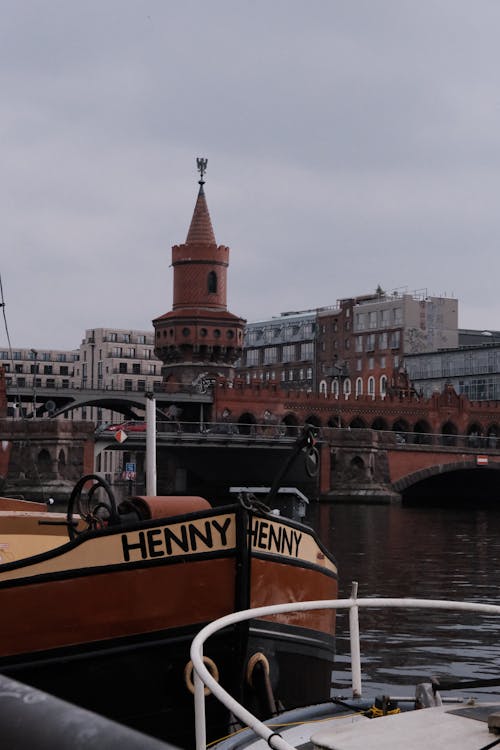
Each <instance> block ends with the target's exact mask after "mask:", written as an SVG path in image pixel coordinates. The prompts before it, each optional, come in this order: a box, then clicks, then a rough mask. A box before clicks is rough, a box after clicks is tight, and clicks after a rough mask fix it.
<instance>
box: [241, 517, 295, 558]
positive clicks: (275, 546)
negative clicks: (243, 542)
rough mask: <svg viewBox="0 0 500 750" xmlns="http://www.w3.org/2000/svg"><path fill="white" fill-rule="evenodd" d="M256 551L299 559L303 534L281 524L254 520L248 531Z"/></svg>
mask: <svg viewBox="0 0 500 750" xmlns="http://www.w3.org/2000/svg"><path fill="white" fill-rule="evenodd" d="M248 534H249V537H250V543H251V545H252V547H253V548H254V549H261V550H266V552H275V553H277V554H279V555H288V556H289V557H298V556H299V548H300V542H301V540H302V536H303V535H302V533H301V532H299V531H297V530H296V529H292V528H290V527H289V526H285V525H284V524H281V523H272V522H270V521H263V520H260V519H257V518H254V519H253V523H252V527H251V528H250V529H249V531H248Z"/></svg>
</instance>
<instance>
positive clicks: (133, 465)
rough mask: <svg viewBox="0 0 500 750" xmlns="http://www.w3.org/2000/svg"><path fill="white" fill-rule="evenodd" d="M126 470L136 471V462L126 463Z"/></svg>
mask: <svg viewBox="0 0 500 750" xmlns="http://www.w3.org/2000/svg"><path fill="white" fill-rule="evenodd" d="M125 471H127V472H130V471H133V472H134V473H135V464H133V463H128V464H125Z"/></svg>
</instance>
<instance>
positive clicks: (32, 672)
mask: <svg viewBox="0 0 500 750" xmlns="http://www.w3.org/2000/svg"><path fill="white" fill-rule="evenodd" d="M336 593H337V578H336V568H335V564H334V562H333V560H332V558H331V557H330V556H328V554H327V553H326V551H325V550H324V549H323V548H322V547H321V545H320V543H319V541H318V540H317V538H316V537H315V535H314V533H313V532H312V531H311V530H310V529H307V528H306V527H303V526H301V525H299V524H294V523H293V522H290V521H287V520H285V519H276V518H273V517H271V516H267V515H266V514H253V513H252V512H249V511H248V509H243V508H241V507H229V508H226V509H217V510H213V511H212V510H211V511H203V512H201V513H197V514H190V515H186V516H178V517H174V518H173V519H166V520H163V521H162V520H161V519H160V520H152V521H149V522H148V523H142V524H135V525H131V526H126V527H124V528H122V529H118V530H115V529H108V530H106V531H105V532H102V533H93V534H89V535H83V536H81V537H79V538H78V539H77V540H76V541H75V542H71V543H68V544H66V545H63V547H62V548H60V549H56V550H50V551H48V552H44V553H42V554H41V555H38V556H35V557H33V558H30V559H29V560H27V561H26V560H25V561H23V562H22V563H21V564H18V563H15V562H14V563H9V564H7V565H3V566H0V609H1V611H2V613H3V616H2V623H1V627H0V631H1V635H2V638H1V639H0V672H3V673H5V674H7V675H8V676H11V677H13V678H15V679H17V680H19V681H21V682H26V683H28V684H31V685H33V686H35V687H37V688H39V689H41V690H44V691H46V692H49V693H52V694H54V695H56V696H58V697H61V698H63V699H65V700H67V701H70V702H73V703H75V704H77V705H80V706H82V707H85V708H88V709H90V710H93V711H95V712H97V713H100V714H102V715H104V716H107V717H109V718H112V719H115V720H118V721H120V722H122V723H125V724H127V725H129V726H133V727H134V728H136V729H139V730H141V731H144V732H145V733H148V734H152V735H154V736H157V737H161V738H163V739H165V740H168V741H170V742H172V743H173V744H176V745H178V746H180V747H186V748H187V747H191V746H192V745H193V742H194V733H193V731H194V730H193V727H194V720H193V695H192V692H191V691H190V675H189V667H188V665H189V661H190V657H189V648H190V645H191V642H192V639H193V637H194V636H195V635H196V633H197V632H199V630H200V629H201V628H202V627H203V626H204V625H205V624H207V623H208V622H211V621H213V620H214V619H217V618H218V617H222V616H224V615H226V614H228V613H230V612H234V611H236V610H239V609H245V608H248V607H250V606H252V607H256V606H263V605H265V604H268V603H271V602H272V603H279V602H282V601H289V600H290V598H292V599H293V600H294V601H302V600H307V599H327V598H334V597H335V596H336ZM333 652H334V621H333V618H332V615H331V614H326V615H325V614H324V613H322V612H311V613H306V614H303V615H295V616H294V617H288V618H283V617H281V618H270V619H267V620H259V621H251V623H250V624H245V625H239V626H234V627H233V628H231V629H230V630H228V631H225V632H224V633H223V634H222V635H219V636H217V637H215V638H214V639H213V641H211V642H210V643H209V644H208V648H207V656H208V657H209V658H210V659H211V660H212V662H213V664H215V666H216V669H217V673H218V679H219V681H220V682H221V684H222V685H223V686H224V687H226V689H228V690H229V691H230V692H231V693H232V694H233V695H236V696H238V697H239V698H240V699H241V700H242V701H243V702H244V703H245V704H246V705H248V706H249V707H250V708H252V710H256V711H257V713H259V714H260V715H261V716H262V718H265V717H267V716H269V711H270V708H269V703H268V702H266V695H267V692H266V689H265V686H264V687H263V686H262V683H261V682H258V681H257V680H254V679H253V674H252V673H251V672H252V670H251V664H252V663H254V662H255V658H256V659H257V661H260V662H261V663H262V662H264V663H266V664H267V665H268V671H269V678H268V682H267V686H269V684H270V685H271V687H272V694H273V696H274V698H275V700H276V702H277V703H278V705H279V706H283V707H286V708H293V707H295V706H297V705H302V704H303V703H305V702H306V701H308V702H309V701H311V700H318V701H319V700H326V699H328V697H329V690H330V682H331V669H332V660H333ZM256 655H257V656H256ZM252 657H255V658H254V662H251V659H252ZM297 658H298V659H300V660H302V661H303V664H304V667H306V666H307V668H306V669H304V672H303V673H304V674H307V676H308V679H307V685H306V684H305V683H304V682H303V681H302V680H301V681H300V682H299V681H297V680H296V679H294V675H295V674H296V659H297ZM292 659H293V660H294V667H293V668H292V666H291V665H292ZM266 668H267V667H266ZM186 669H187V670H188V674H187V676H186ZM313 689H314V695H313V698H311V691H312V690H313ZM207 717H208V737H209V741H212V740H215V739H218V738H220V737H222V736H224V735H225V734H227V733H228V731H229V730H230V726H229V716H228V714H227V712H226V710H225V709H224V708H223V707H222V706H221V705H220V704H218V702H217V701H216V700H215V699H214V698H213V697H212V696H208V698H207Z"/></svg>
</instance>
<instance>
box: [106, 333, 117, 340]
mask: <svg viewBox="0 0 500 750" xmlns="http://www.w3.org/2000/svg"><path fill="white" fill-rule="evenodd" d="M108 338H109V340H110V341H118V337H117V335H116V333H114V332H111V333H110V334H109V337H108Z"/></svg>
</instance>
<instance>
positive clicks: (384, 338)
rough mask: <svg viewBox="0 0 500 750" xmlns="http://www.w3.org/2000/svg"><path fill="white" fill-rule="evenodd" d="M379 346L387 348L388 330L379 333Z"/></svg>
mask: <svg viewBox="0 0 500 750" xmlns="http://www.w3.org/2000/svg"><path fill="white" fill-rule="evenodd" d="M378 348H379V349H387V331H385V332H384V333H379V336H378Z"/></svg>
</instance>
